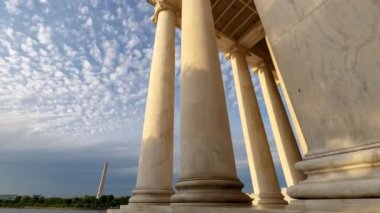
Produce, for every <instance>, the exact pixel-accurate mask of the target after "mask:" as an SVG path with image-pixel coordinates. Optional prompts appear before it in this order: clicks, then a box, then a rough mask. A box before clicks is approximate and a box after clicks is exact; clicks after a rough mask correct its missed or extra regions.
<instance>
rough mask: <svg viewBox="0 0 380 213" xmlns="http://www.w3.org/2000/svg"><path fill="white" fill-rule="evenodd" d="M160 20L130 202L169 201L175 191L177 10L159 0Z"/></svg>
mask: <svg viewBox="0 0 380 213" xmlns="http://www.w3.org/2000/svg"><path fill="white" fill-rule="evenodd" d="M152 19H153V21H154V22H156V23H157V29H156V37H155V43H154V50H153V58H152V67H151V74H150V80H149V90H148V97H147V103H146V111H145V120H144V129H143V136H142V144H141V152H140V162H139V170H138V177H137V184H136V189H135V190H134V191H133V196H132V198H131V199H130V203H169V202H170V197H171V195H172V194H173V193H174V191H173V186H172V185H173V183H172V175H173V125H174V124H173V123H174V76H175V75H174V61H175V56H174V54H175V19H176V17H175V13H174V10H173V9H172V8H171V6H170V5H168V4H166V3H164V2H162V1H158V2H157V3H156V7H155V14H154V16H153V17H152Z"/></svg>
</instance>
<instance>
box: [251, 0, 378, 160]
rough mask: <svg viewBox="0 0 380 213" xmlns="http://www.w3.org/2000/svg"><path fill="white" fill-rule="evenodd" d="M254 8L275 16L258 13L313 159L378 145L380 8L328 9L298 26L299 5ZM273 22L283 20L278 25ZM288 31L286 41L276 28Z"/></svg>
mask: <svg viewBox="0 0 380 213" xmlns="http://www.w3.org/2000/svg"><path fill="white" fill-rule="evenodd" d="M255 2H256V3H258V8H259V9H260V8H266V7H269V6H268V5H269V4H272V5H270V6H271V7H275V8H276V9H274V8H272V9H268V8H266V9H265V10H262V11H261V13H260V12H259V13H260V16H262V19H263V24H264V28H265V30H266V32H267V33H268V35H269V40H270V41H271V43H272V48H273V51H274V55H275V57H276V60H277V63H278V66H279V68H280V70H281V72H282V76H283V79H284V82H285V84H286V87H287V89H288V93H289V96H290V99H291V101H292V102H293V105H294V108H295V112H296V114H297V117H298V119H299V122H300V125H301V126H302V130H303V132H304V135H305V138H306V141H307V143H308V147H309V149H310V150H309V151H310V153H309V155H313V154H316V153H325V152H329V151H336V150H342V149H346V148H351V147H357V146H362V145H366V144H370V143H375V142H379V141H380V131H379V129H380V84H379V80H380V71H379V70H380V24H379V22H380V12H379V11H380V1H371V0H362V1H356V0H346V1H333V0H330V1H326V2H325V3H324V4H321V5H319V7H318V8H316V9H314V10H313V11H312V13H310V14H309V15H308V16H306V17H304V18H303V19H302V20H300V21H299V22H298V23H297V24H296V25H294V24H293V25H291V24H289V23H291V22H294V20H293V19H294V18H293V17H292V16H288V15H287V14H288V13H294V11H292V10H294V8H295V7H294V5H293V6H291V5H288V7H289V8H288V9H286V8H284V6H282V5H283V4H285V3H283V1H268V2H266V3H264V1H260V0H256V1H255ZM269 2H272V3H269ZM280 2H281V3H280ZM300 2H301V1H293V3H294V4H296V5H297V7H303V6H302V5H304V3H300ZM288 4H289V3H288ZM264 6H265V7H264ZM277 6H278V8H277ZM281 8H282V9H283V12H282V13H280V14H279V10H280V9H281ZM303 11H305V10H303ZM263 13H265V14H263ZM281 14H282V15H281ZM304 14H306V12H305V13H304ZM276 16H280V17H279V18H281V17H282V19H283V20H282V21H280V22H278V23H277V25H275V24H276V23H274V22H275V21H274V20H276V19H277V18H273V17H276ZM268 17H270V18H271V19H272V20H269V18H268ZM267 19H268V20H267ZM287 19H289V20H287ZM284 26H285V27H286V30H283V31H281V32H285V31H287V32H286V33H285V34H282V35H281V34H280V33H279V32H280V31H279V29H276V28H277V27H279V28H283V27H284ZM291 26H293V27H291ZM273 40H275V42H274V43H273Z"/></svg>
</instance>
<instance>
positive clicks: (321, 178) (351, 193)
mask: <svg viewBox="0 0 380 213" xmlns="http://www.w3.org/2000/svg"><path fill="white" fill-rule="evenodd" d="M379 153H380V148H371V149H364V150H359V151H351V152H347V153H340V154H334V155H329V156H328V155H326V156H318V157H317V158H313V159H306V160H304V161H301V162H299V163H297V164H296V167H297V168H298V169H300V170H302V171H303V172H304V173H305V174H307V175H308V178H307V179H306V180H305V181H301V182H299V183H298V184H296V185H294V186H291V187H289V189H288V195H289V196H290V197H292V198H296V199H325V198H329V199H360V198H380V187H379V186H380V166H379V165H380V154H379Z"/></svg>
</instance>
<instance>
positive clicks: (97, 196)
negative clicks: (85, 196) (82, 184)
mask: <svg viewBox="0 0 380 213" xmlns="http://www.w3.org/2000/svg"><path fill="white" fill-rule="evenodd" d="M107 168H108V162H107V161H106V163H105V164H104V167H103V172H102V177H101V178H100V183H99V188H98V194H97V195H96V198H97V199H99V198H100V197H101V196H102V195H103V189H104V184H105V182H106V176H107Z"/></svg>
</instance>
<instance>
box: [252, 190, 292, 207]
mask: <svg viewBox="0 0 380 213" xmlns="http://www.w3.org/2000/svg"><path fill="white" fill-rule="evenodd" d="M251 197H252V198H253V201H252V204H253V205H258V206H266V205H268V206H273V205H281V206H284V205H287V204H288V202H286V201H285V200H284V196H283V195H282V194H281V193H273V194H268V193H260V194H253V195H251Z"/></svg>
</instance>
